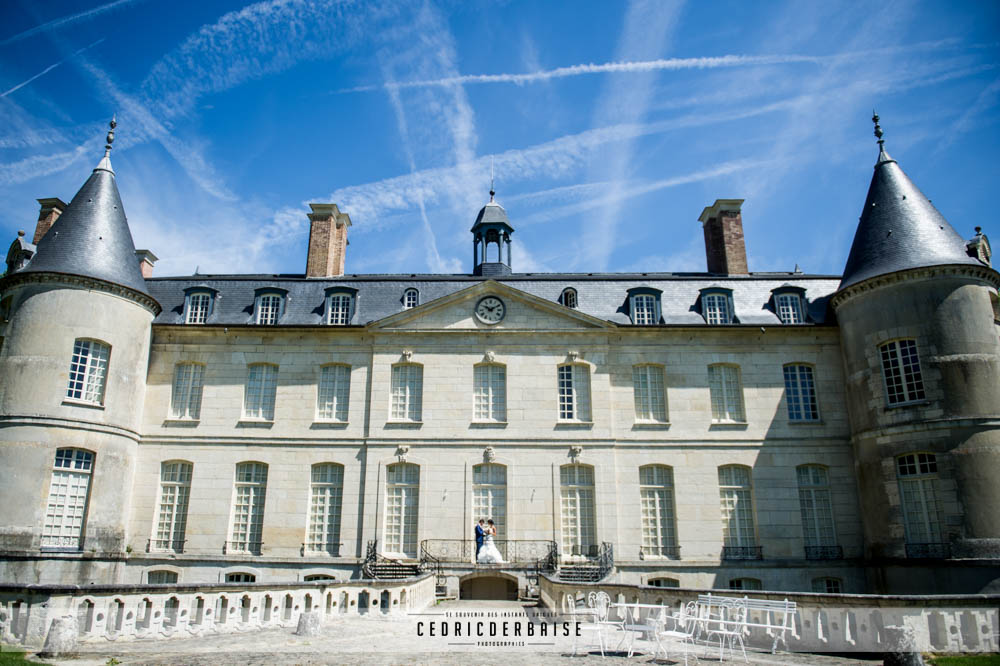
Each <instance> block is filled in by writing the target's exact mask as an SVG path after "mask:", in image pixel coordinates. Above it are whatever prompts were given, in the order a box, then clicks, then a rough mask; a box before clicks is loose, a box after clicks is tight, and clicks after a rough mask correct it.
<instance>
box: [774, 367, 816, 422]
mask: <svg viewBox="0 0 1000 666" xmlns="http://www.w3.org/2000/svg"><path fill="white" fill-rule="evenodd" d="M782 371H783V372H784V374H785V402H786V403H787V404H788V420H789V421H818V420H819V407H818V406H817V404H816V380H815V379H814V378H813V369H812V366H809V365H786V366H785V367H784V368H782Z"/></svg>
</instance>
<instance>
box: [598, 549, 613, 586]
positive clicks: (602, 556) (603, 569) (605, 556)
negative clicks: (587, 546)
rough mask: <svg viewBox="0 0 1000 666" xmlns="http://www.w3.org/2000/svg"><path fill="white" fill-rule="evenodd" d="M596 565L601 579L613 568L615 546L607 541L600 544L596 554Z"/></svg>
mask: <svg viewBox="0 0 1000 666" xmlns="http://www.w3.org/2000/svg"><path fill="white" fill-rule="evenodd" d="M597 567H598V569H599V570H600V572H599V575H600V577H601V579H603V578H605V577H606V576H607V575H608V574H609V573H611V572H612V571H614V568H615V547H614V545H612V544H611V542H609V541H605V542H603V543H602V544H601V550H600V553H599V555H598V556H597Z"/></svg>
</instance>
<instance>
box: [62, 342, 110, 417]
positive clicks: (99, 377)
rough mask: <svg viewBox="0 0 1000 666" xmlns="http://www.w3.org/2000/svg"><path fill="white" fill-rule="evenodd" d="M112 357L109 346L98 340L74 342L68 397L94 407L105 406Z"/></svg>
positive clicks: (67, 390)
mask: <svg viewBox="0 0 1000 666" xmlns="http://www.w3.org/2000/svg"><path fill="white" fill-rule="evenodd" d="M110 356H111V347H110V346H109V345H107V344H105V343H103V342H100V341H98V340H86V339H83V338H77V339H76V340H75V341H74V342H73V357H72V359H71V360H70V364H69V388H67V389H66V397H67V398H68V399H70V400H78V401H80V402H88V403H91V404H94V405H102V404H104V384H105V380H106V378H107V374H108V359H109V357H110Z"/></svg>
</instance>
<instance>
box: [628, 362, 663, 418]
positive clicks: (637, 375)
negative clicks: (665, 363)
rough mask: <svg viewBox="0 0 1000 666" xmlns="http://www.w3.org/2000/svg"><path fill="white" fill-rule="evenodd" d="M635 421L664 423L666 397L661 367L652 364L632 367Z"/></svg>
mask: <svg viewBox="0 0 1000 666" xmlns="http://www.w3.org/2000/svg"><path fill="white" fill-rule="evenodd" d="M632 388H633V393H634V397H635V420H636V421H638V422H640V423H666V421H667V397H666V392H665V391H664V388H663V367H662V366H659V365H653V364H644V365H633V366H632Z"/></svg>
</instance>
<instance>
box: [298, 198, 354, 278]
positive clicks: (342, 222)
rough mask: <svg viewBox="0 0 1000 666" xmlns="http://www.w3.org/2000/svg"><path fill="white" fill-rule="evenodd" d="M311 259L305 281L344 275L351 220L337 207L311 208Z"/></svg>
mask: <svg viewBox="0 0 1000 666" xmlns="http://www.w3.org/2000/svg"><path fill="white" fill-rule="evenodd" d="M309 207H310V208H312V212H311V213H309V255H308V256H307V257H306V277H338V276H340V275H343V274H344V257H345V255H346V254H347V227H349V226H351V216H350V215H348V214H347V213H341V212H340V210H339V209H338V208H337V204H315V203H313V204H309Z"/></svg>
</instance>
